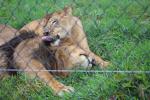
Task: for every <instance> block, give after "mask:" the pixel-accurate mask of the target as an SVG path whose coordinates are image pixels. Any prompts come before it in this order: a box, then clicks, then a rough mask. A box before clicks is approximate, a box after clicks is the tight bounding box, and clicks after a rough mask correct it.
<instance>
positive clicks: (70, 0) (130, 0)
mask: <svg viewBox="0 0 150 100" xmlns="http://www.w3.org/2000/svg"><path fill="white" fill-rule="evenodd" d="M65 5H72V6H73V8H74V9H73V14H74V15H75V16H79V17H80V19H81V20H82V22H83V26H84V30H85V31H86V33H87V36H88V42H89V45H90V48H91V50H92V51H94V52H95V53H96V54H98V55H101V56H102V57H103V58H105V59H107V60H109V61H110V62H111V63H112V65H111V66H109V68H107V70H142V71H146V70H147V71H148V70H150V7H149V5H150V2H149V0H61V1H60V0H59V1H58V0H0V6H1V8H0V23H3V24H8V25H11V26H13V27H14V28H17V29H19V28H21V27H22V26H24V25H25V24H26V23H28V22H30V21H32V20H34V19H39V18H41V17H43V16H44V15H45V14H46V13H47V12H49V13H51V12H54V11H57V10H59V9H62V8H63V7H64V6H65ZM99 70H101V69H99ZM58 80H59V81H61V82H63V83H64V84H66V85H70V86H73V87H74V88H75V89H76V92H75V93H74V94H72V95H66V96H65V97H64V98H60V97H56V96H54V95H53V94H52V92H51V89H50V88H49V87H47V86H46V85H44V84H42V83H41V82H40V81H38V80H37V79H34V80H30V79H28V78H26V77H25V76H24V75H21V76H20V77H19V76H16V77H7V78H4V79H3V80H1V81H0V99H2V100H16V99H30V100H35V99H36V100H42V99H48V100H59V99H60V100H63V99H64V100H70V99H71V100H77V99H79V100H92V99H93V100H107V99H110V98H116V99H118V100H128V99H132V100H137V99H145V100H147V99H148V98H150V76H149V74H144V73H142V74H127V73H101V74H100V73H95V74H94V73H93V74H90V73H73V74H72V75H71V76H70V77H68V78H65V79H62V78H58Z"/></svg>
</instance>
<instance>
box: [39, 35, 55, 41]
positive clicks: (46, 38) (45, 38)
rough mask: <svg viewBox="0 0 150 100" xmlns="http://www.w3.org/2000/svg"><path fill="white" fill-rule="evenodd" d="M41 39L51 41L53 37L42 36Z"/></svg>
mask: <svg viewBox="0 0 150 100" xmlns="http://www.w3.org/2000/svg"><path fill="white" fill-rule="evenodd" d="M42 40H44V41H49V42H51V41H52V40H53V38H52V37H51V36H43V37H42Z"/></svg>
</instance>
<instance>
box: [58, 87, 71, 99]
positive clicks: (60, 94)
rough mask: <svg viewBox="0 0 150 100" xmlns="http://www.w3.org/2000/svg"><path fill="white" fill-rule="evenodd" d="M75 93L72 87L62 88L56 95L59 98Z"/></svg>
mask: <svg viewBox="0 0 150 100" xmlns="http://www.w3.org/2000/svg"><path fill="white" fill-rule="evenodd" d="M73 92H74V88H73V87H71V86H64V87H63V88H61V89H60V90H59V91H58V92H57V93H56V94H57V95H58V96H61V97H62V96H64V95H65V94H66V93H73Z"/></svg>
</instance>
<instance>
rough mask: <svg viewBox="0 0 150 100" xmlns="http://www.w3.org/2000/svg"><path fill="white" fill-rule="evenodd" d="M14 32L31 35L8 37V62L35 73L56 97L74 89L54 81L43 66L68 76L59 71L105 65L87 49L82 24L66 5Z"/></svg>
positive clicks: (32, 75) (28, 73)
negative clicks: (9, 54)
mask: <svg viewBox="0 0 150 100" xmlns="http://www.w3.org/2000/svg"><path fill="white" fill-rule="evenodd" d="M18 32H19V34H20V35H19V36H21V35H22V34H24V33H25V34H27V33H29V34H31V33H33V34H35V35H34V36H33V37H32V35H31V37H28V36H26V35H25V37H26V38H23V39H22V41H21V40H19V42H18V40H16V39H12V40H11V41H12V42H9V43H12V44H11V45H13V47H14V50H13V55H12V57H10V58H11V60H12V63H11V64H10V63H9V65H12V66H16V68H18V69H21V70H22V71H24V73H25V74H27V75H29V76H30V77H35V76H37V77H38V78H39V79H41V80H42V81H43V82H45V83H47V84H48V86H50V87H51V88H52V90H53V91H54V93H55V94H57V95H59V96H62V95H63V94H64V93H65V92H67V93H71V92H74V88H73V87H70V86H66V85H64V84H62V83H60V82H58V81H57V80H56V79H55V78H54V77H53V75H52V74H53V73H49V72H48V70H47V69H50V70H52V71H53V70H54V71H55V70H56V71H58V74H60V75H62V76H68V74H69V73H64V72H63V71H61V70H67V69H74V68H78V67H83V68H85V69H87V68H91V67H92V66H93V65H95V64H97V65H100V66H102V67H105V66H107V65H108V62H106V61H104V60H102V58H100V57H99V56H97V55H96V54H94V53H93V52H91V50H90V49H89V46H88V42H87V38H86V34H85V32H84V30H83V26H82V23H81V21H80V19H79V18H77V17H75V16H73V15H72V9H71V8H70V7H69V8H64V9H63V10H62V11H58V12H55V13H52V14H48V15H46V16H45V17H44V18H42V19H39V20H35V21H32V22H31V23H29V24H27V25H25V26H24V27H23V28H21V29H20V30H19V31H18ZM15 38H16V37H15ZM13 41H17V43H16V42H13ZM6 44H7V43H6ZM50 72H51V71H50Z"/></svg>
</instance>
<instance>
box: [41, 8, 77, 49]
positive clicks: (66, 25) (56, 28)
mask: <svg viewBox="0 0 150 100" xmlns="http://www.w3.org/2000/svg"><path fill="white" fill-rule="evenodd" d="M75 23H76V21H75V19H74V17H73V16H72V9H71V8H70V7H67V8H64V9H63V10H62V11H58V12H55V13H52V14H48V15H47V16H46V17H45V25H44V28H43V29H44V33H43V35H44V36H43V37H42V39H43V40H44V41H45V42H48V43H50V44H51V45H52V46H58V45H59V43H60V41H61V39H63V38H65V37H67V36H69V34H70V32H71V29H72V27H73V26H74V24H75Z"/></svg>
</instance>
